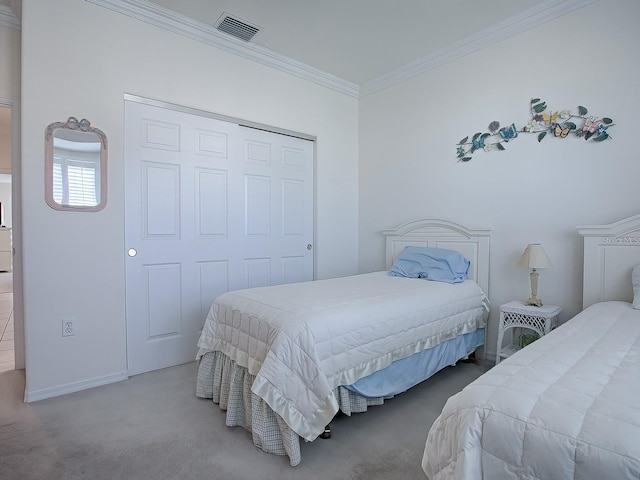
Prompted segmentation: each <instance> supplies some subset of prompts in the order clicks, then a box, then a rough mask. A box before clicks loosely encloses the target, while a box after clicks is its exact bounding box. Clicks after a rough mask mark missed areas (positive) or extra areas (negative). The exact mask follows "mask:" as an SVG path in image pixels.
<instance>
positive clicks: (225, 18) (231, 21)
mask: <svg viewBox="0 0 640 480" xmlns="http://www.w3.org/2000/svg"><path fill="white" fill-rule="evenodd" d="M214 27H215V28H216V29H218V30H220V31H221V32H225V33H228V34H229V35H233V36H234V37H236V38H239V39H240V40H244V41H246V42H248V41H249V40H251V39H252V38H253V36H254V35H255V34H256V33H258V32H259V31H260V27H258V26H257V25H252V24H250V23H248V22H245V21H244V20H241V19H240V18H238V17H234V16H233V15H229V14H228V13H226V12H224V13H223V14H222V15H221V16H220V18H219V19H218V21H217V22H216V23H215V25H214Z"/></svg>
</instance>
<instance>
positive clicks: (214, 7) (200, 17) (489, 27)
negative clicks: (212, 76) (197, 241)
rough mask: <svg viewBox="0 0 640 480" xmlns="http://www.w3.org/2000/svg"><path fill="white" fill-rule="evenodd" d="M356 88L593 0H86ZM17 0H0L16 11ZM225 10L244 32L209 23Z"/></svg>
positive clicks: (395, 77) (399, 76)
mask: <svg viewBox="0 0 640 480" xmlns="http://www.w3.org/2000/svg"><path fill="white" fill-rule="evenodd" d="M86 1H87V2H89V3H94V4H97V5H100V6H103V7H106V8H110V9H112V10H115V11H118V12H120V13H124V14H126V15H129V16H132V17H134V18H137V19H138V20H142V21H145V22H148V23H152V24H154V25H157V26H159V27H161V28H166V29H169V30H171V31H173V32H176V33H179V34H182V35H186V36H188V37H191V38H194V39H196V40H198V41H202V42H205V43H209V44H211V45H214V46H217V47H220V48H223V49H226V50H228V51H231V52H232V53H235V54H238V55H241V56H245V57H247V58H250V59H252V60H254V61H257V62H259V63H262V64H265V65H269V66H272V67H275V68H280V69H282V70H283V71H287V72H288V73H292V74H294V75H298V76H301V77H303V78H308V79H310V80H312V81H316V82H317V83H320V84H322V85H326V86H329V87H331V88H335V89H337V90H339V91H343V92H345V93H348V94H351V95H353V96H356V97H358V96H363V95H367V94H369V93H373V92H374V91H377V90H381V89H383V88H386V87H388V86H390V85H392V84H394V83H399V82H401V81H403V80H405V79H407V78H409V77H411V76H414V75H417V74H419V73H422V72H424V71H426V70H428V69H431V68H434V67H437V66H438V65H441V64H442V63H444V62H446V61H448V60H450V59H452V58H455V57H459V56H462V55H465V54H467V53H470V52H472V51H474V50H477V49H479V48H483V47H486V46H489V45H491V44H493V43H496V42H498V41H501V40H504V39H505V38H508V37H510V36H513V35H516V34H518V33H521V32H523V31H526V30H528V29H530V28H534V27H536V26H538V25H541V24H543V23H546V22H549V21H552V20H554V19H555V18H558V17H560V16H562V15H565V14H567V13H569V12H572V11H574V10H577V9H579V8H582V7H584V6H586V5H589V4H591V3H594V2H596V1H598V0H482V1H480V0H393V1H390V0H268V1H265V0H86ZM21 7H22V0H0V14H2V13H3V12H5V17H6V12H7V11H9V12H11V11H13V12H14V14H15V17H16V18H17V19H20V14H21ZM224 13H226V14H230V15H232V16H233V17H236V18H238V19H239V20H241V21H244V22H246V23H249V24H251V25H255V26H257V27H258V28H259V31H258V33H257V34H256V35H255V36H254V37H253V38H252V39H251V40H250V41H249V42H246V41H244V40H238V39H237V38H234V37H232V36H231V35H229V34H227V33H222V32H219V31H218V30H216V29H215V28H214V25H215V23H216V21H217V20H218V19H219V18H220V17H221V15H223V14H224Z"/></svg>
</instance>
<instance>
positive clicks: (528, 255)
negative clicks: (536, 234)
mask: <svg viewBox="0 0 640 480" xmlns="http://www.w3.org/2000/svg"><path fill="white" fill-rule="evenodd" d="M518 265H519V266H521V267H528V268H549V267H551V266H552V265H551V260H549V256H548V255H547V252H545V251H544V248H542V245H541V244H539V243H530V244H529V245H527V248H525V249H524V253H523V254H522V256H521V257H520V260H519V261H518Z"/></svg>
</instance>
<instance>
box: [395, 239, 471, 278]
mask: <svg viewBox="0 0 640 480" xmlns="http://www.w3.org/2000/svg"><path fill="white" fill-rule="evenodd" d="M470 265H471V262H470V261H469V260H467V259H466V258H464V257H463V256H462V255H460V253H458V252H456V251H455V250H447V249H444V248H432V247H414V246H409V247H405V249H404V250H403V251H402V253H401V254H400V256H399V257H398V259H397V260H396V261H395V263H394V264H393V266H392V267H391V270H389V275H390V276H392V277H409V278H424V279H427V280H435V281H437V282H447V283H460V282H463V281H464V280H465V279H466V278H467V274H468V273H469V266H470Z"/></svg>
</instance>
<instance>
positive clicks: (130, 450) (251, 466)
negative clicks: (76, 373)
mask: <svg viewBox="0 0 640 480" xmlns="http://www.w3.org/2000/svg"><path fill="white" fill-rule="evenodd" d="M484 371H486V368H485V367H483V366H480V365H477V364H470V363H467V364H465V363H462V364H459V365H458V366H456V367H448V368H446V369H445V370H443V371H441V372H440V373H438V374H436V375H435V376H434V377H432V378H431V379H429V380H427V381H426V382H424V383H423V384H421V385H418V386H417V387H414V388H413V389H411V390H409V391H407V392H405V393H403V394H401V395H398V396H396V397H395V398H393V399H391V400H389V401H387V403H385V404H384V405H382V406H378V407H372V408H371V409H369V411H368V412H365V413H360V414H355V415H353V416H352V417H346V416H343V417H339V418H337V419H336V420H334V422H332V436H331V438H330V439H328V440H320V439H318V440H316V441H314V442H311V443H303V445H302V463H301V464H300V465H298V466H297V467H291V466H289V462H288V460H287V458H286V457H279V456H274V455H269V454H265V453H263V452H262V451H260V450H258V449H257V448H255V447H254V446H253V443H252V442H251V440H250V439H249V438H248V437H247V433H246V432H245V431H244V430H243V429H242V428H239V427H234V428H230V427H226V426H225V423H224V422H225V419H224V412H222V411H221V410H220V409H219V408H218V406H217V405H214V404H213V403H212V402H211V401H210V400H203V399H199V398H196V396H195V394H194V389H195V377H196V366H195V363H190V364H186V365H181V366H177V367H172V368H167V369H164V370H159V371H156V372H151V373H147V374H144V375H137V376H135V377H132V378H130V379H129V380H127V381H124V382H119V383H115V384H112V385H108V386H105V387H99V388H94V389H91V390H86V391H83V392H78V393H73V394H70V395H66V396H63V397H57V398H51V399H47V400H42V401H40V402H35V403H32V404H28V405H26V404H23V403H22V395H23V390H24V372H23V371H11V372H4V373H0V478H2V480H58V479H60V480H75V479H91V480H100V479H105V480H106V479H108V480H114V479H123V480H139V479H149V480H165V479H181V480H188V479H194V480H195V479H198V480H204V479H212V480H218V479H220V480H240V479H251V480H267V479H274V480H275V479H277V480H287V479H291V480H293V479H311V480H314V479H318V480H332V479H345V480H346V479H349V480H395V479H402V480H405V479H406V480H413V479H415V480H424V479H425V476H424V474H423V473H422V469H421V460H422V453H423V449H424V443H425V440H426V437H427V431H428V429H429V427H430V425H431V424H432V422H433V421H434V420H435V418H436V416H437V415H438V414H439V413H440V411H441V409H442V407H443V405H444V403H445V401H446V400H447V398H448V397H449V396H450V395H452V394H454V393H455V392H457V391H459V390H460V389H462V387H464V386H465V385H467V384H468V383H469V382H471V381H472V380H474V379H475V378H476V377H478V376H479V375H480V374H482V373H484Z"/></svg>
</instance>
